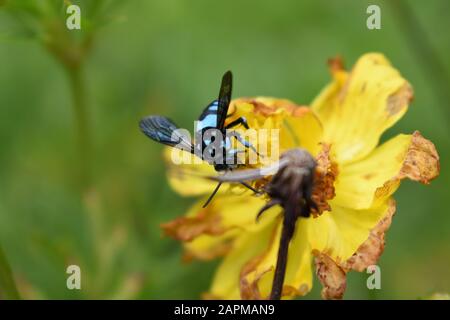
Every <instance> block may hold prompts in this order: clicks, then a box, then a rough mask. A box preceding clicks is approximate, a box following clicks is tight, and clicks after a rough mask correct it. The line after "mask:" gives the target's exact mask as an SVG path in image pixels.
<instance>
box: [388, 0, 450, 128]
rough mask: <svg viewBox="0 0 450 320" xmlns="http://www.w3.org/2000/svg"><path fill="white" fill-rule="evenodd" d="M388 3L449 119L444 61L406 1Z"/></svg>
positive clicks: (447, 81)
mask: <svg viewBox="0 0 450 320" xmlns="http://www.w3.org/2000/svg"><path fill="white" fill-rule="evenodd" d="M389 5H391V6H392V8H393V11H394V14H396V16H397V18H398V19H397V20H398V23H399V26H400V28H401V29H402V31H403V35H404V36H405V39H406V41H407V42H408V45H409V46H410V47H411V49H412V50H411V52H412V53H413V54H414V55H415V56H416V60H417V61H418V62H419V66H420V67H422V72H423V73H424V74H425V76H427V77H428V79H429V81H430V82H431V83H433V86H432V88H433V90H434V91H435V93H436V96H437V97H438V99H440V100H441V107H445V108H444V109H443V110H442V111H443V113H447V119H450V113H449V111H448V110H449V109H448V108H446V106H447V105H448V101H449V100H450V92H449V90H448V84H449V82H450V77H449V75H448V73H447V72H446V68H445V63H444V62H443V61H442V59H441V57H440V55H439V54H438V52H437V51H436V50H435V48H434V47H433V44H432V43H431V41H430V39H429V37H428V34H427V32H426V29H425V28H424V27H423V25H422V24H421V22H420V20H419V19H418V17H417V16H416V15H415V13H414V11H413V10H412V8H411V6H410V5H409V4H408V3H407V1H401V0H395V1H389Z"/></svg>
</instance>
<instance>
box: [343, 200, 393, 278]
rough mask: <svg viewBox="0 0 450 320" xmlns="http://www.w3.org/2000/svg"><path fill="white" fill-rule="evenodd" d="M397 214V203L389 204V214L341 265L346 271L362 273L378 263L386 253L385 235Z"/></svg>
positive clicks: (391, 202) (391, 201)
mask: <svg viewBox="0 0 450 320" xmlns="http://www.w3.org/2000/svg"><path fill="white" fill-rule="evenodd" d="M394 214H395V201H394V200H393V199H391V200H390V202H389V207H388V212H387V214H386V215H385V216H384V217H383V219H381V220H380V221H379V222H378V224H377V225H376V226H375V227H374V228H373V229H372V230H371V231H370V234H369V237H368V238H367V239H366V241H364V242H363V243H362V244H361V245H360V246H359V248H358V250H356V252H355V253H354V254H353V255H352V256H351V257H350V258H349V259H348V260H346V261H344V262H343V263H342V264H341V267H342V268H343V269H345V270H350V269H352V270H356V271H358V272H362V271H364V270H366V269H367V267H369V266H370V265H374V264H376V263H377V261H378V259H379V258H380V256H381V254H382V253H383V251H384V245H385V241H384V238H385V235H386V232H387V230H388V229H389V227H390V226H391V223H392V217H393V216H394Z"/></svg>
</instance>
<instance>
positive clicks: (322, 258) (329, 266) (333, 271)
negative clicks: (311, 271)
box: [314, 252, 347, 299]
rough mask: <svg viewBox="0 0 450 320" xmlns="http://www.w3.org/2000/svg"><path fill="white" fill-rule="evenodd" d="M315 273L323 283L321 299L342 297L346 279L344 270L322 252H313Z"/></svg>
mask: <svg viewBox="0 0 450 320" xmlns="http://www.w3.org/2000/svg"><path fill="white" fill-rule="evenodd" d="M314 255H315V264H316V273H317V277H318V278H319V280H320V282H321V283H322V285H323V288H322V298H323V299H342V297H343V296H344V292H345V289H346V287H347V281H346V276H345V271H344V270H343V269H342V268H341V267H339V266H338V265H337V264H336V263H335V262H334V261H333V259H331V258H330V257H329V256H328V255H326V254H324V253H318V252H316V253H315V254H314Z"/></svg>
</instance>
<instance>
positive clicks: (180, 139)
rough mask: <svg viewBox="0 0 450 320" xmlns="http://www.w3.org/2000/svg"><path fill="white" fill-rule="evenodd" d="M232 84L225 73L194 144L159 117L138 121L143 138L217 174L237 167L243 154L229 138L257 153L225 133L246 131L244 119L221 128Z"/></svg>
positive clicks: (234, 135) (235, 135) (200, 121)
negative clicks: (184, 154)
mask: <svg viewBox="0 0 450 320" xmlns="http://www.w3.org/2000/svg"><path fill="white" fill-rule="evenodd" d="M232 84H233V76H232V73H231V71H227V72H225V74H224V75H223V77H222V84H221V86H220V91H219V97H218V99H216V100H214V101H213V102H211V103H210V104H209V105H208V106H207V107H206V108H205V109H204V110H203V112H202V113H201V114H200V117H199V119H198V121H197V123H196V128H195V139H194V143H192V142H191V141H190V139H189V138H187V137H186V136H185V135H183V134H182V133H181V132H180V131H179V129H180V128H179V127H178V126H177V125H176V124H175V123H174V122H173V121H172V120H170V119H169V118H166V117H163V116H148V117H145V118H144V119H142V120H141V121H140V123H139V126H140V128H141V130H142V132H143V133H144V134H145V135H146V136H148V137H149V138H150V139H152V140H154V141H156V142H159V143H162V144H165V145H168V146H171V147H175V148H178V149H181V150H185V151H189V152H191V153H192V154H195V155H196V156H198V157H200V158H201V159H203V160H205V161H207V162H208V163H210V164H211V165H213V166H214V169H215V170H216V171H218V172H223V171H231V170H233V169H235V168H236V167H237V166H238V165H239V164H238V161H237V156H238V154H239V153H240V152H243V150H239V149H235V148H232V145H231V138H235V139H237V141H239V142H240V143H241V144H242V145H243V146H244V147H245V148H247V149H249V148H250V149H252V150H253V151H254V152H256V153H257V151H256V149H255V148H254V147H253V145H252V144H251V143H249V142H248V141H246V140H244V139H243V138H242V137H241V136H240V135H239V133H238V132H236V131H227V130H228V129H231V128H234V127H236V126H238V125H242V126H244V127H245V128H246V129H249V126H248V124H247V120H246V119H245V118H244V117H239V118H237V119H236V120H234V121H232V122H230V123H229V124H227V125H225V119H226V118H227V114H228V108H229V105H230V102H231V90H232ZM217 139H218V141H219V142H220V143H219V148H217V145H215V146H214V148H212V146H213V143H214V142H215V141H216V140H217ZM220 151H222V152H220ZM240 183H241V184H242V185H244V186H245V187H247V188H249V189H251V190H252V191H254V192H257V191H256V190H255V189H253V188H252V187H251V186H250V185H248V184H247V183H245V182H243V181H241V182H240ZM221 185H222V182H219V183H218V185H217V187H216V188H215V189H214V191H213V193H212V194H211V196H210V197H209V198H208V200H207V201H206V203H205V204H204V206H203V207H206V206H207V205H208V204H209V202H210V201H211V200H212V198H213V197H214V195H215V194H216V193H217V191H218V190H219V188H220V186H221Z"/></svg>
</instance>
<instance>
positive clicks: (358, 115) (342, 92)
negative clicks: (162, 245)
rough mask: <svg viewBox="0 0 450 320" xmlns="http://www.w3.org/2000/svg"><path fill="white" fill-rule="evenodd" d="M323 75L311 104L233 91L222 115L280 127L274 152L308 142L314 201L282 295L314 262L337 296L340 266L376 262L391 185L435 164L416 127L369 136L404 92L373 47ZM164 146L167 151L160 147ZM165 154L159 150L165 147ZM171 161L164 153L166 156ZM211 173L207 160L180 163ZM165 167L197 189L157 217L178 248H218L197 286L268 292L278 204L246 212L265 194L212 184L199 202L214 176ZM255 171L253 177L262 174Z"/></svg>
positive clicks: (179, 186) (299, 231) (423, 175)
mask: <svg viewBox="0 0 450 320" xmlns="http://www.w3.org/2000/svg"><path fill="white" fill-rule="evenodd" d="M330 69H331V73H332V78H333V79H332V82H331V83H330V84H329V85H328V86H326V87H325V88H324V89H323V90H322V92H321V93H320V94H319V96H318V97H317V98H316V99H315V100H314V101H313V102H312V104H311V106H310V108H307V107H303V106H298V105H296V104H295V103H293V102H290V101H288V100H281V99H273V98H262V97H258V98H253V99H249V98H247V99H237V100H234V101H232V104H231V107H230V114H233V116H232V117H230V119H229V121H232V120H233V119H235V118H237V117H239V116H245V117H246V118H247V120H248V122H249V126H250V127H251V128H254V129H256V130H258V129H261V128H266V129H274V128H275V129H280V140H279V142H280V149H281V150H280V152H281V153H282V152H283V151H285V150H288V149H290V148H295V147H299V146H301V147H303V148H305V149H307V150H308V151H309V152H310V153H311V154H312V155H313V156H314V157H315V158H316V160H317V163H318V166H317V170H316V171H317V172H316V180H315V189H314V195H313V198H314V200H315V202H316V203H317V204H318V206H319V210H318V211H317V212H316V211H315V212H312V216H311V217H310V218H300V219H299V220H298V221H297V225H296V231H295V234H294V237H293V239H292V241H291V243H290V246H289V254H288V265H287V269H286V277H285V281H284V287H283V297H293V296H302V295H305V294H306V293H308V292H309V291H310V290H311V287H312V277H313V263H314V264H315V270H316V273H317V276H318V278H319V280H320V281H321V282H322V285H323V289H322V296H323V297H324V298H341V297H342V296H343V294H344V291H345V287H346V273H347V272H349V271H350V270H356V271H359V272H361V271H363V270H365V269H366V268H367V266H369V265H372V264H375V263H376V262H377V260H378V258H379V257H380V255H381V254H382V252H383V249H384V237H385V233H386V231H387V229H388V228H389V226H390V224H391V219H392V216H393V215H394V212H395V201H394V200H393V199H392V194H393V193H394V192H395V191H396V189H397V188H398V187H399V185H400V181H401V180H403V179H404V178H409V179H411V180H414V181H419V182H421V183H425V184H427V183H429V182H430V180H432V179H433V178H435V177H436V176H437V175H438V174H439V157H438V154H437V152H436V149H435V147H434V145H433V143H431V142H430V141H428V140H427V139H425V138H423V137H422V135H421V134H420V133H419V132H417V131H416V132H414V133H413V134H410V135H407V134H401V135H398V136H396V137H394V138H392V139H390V140H388V141H387V142H385V143H383V144H382V145H380V146H378V143H379V140H380V136H381V135H382V133H383V132H384V131H385V130H386V129H388V128H389V127H391V126H392V125H394V124H395V123H396V122H397V121H398V120H399V119H400V118H401V117H402V116H403V115H404V114H405V112H406V111H407V108H408V104H409V102H410V101H411V99H412V96H413V92H412V88H411V86H410V84H409V83H408V82H407V81H406V80H405V79H404V78H402V76H401V75H400V73H399V72H398V71H397V70H396V69H394V68H393V67H392V66H391V65H390V63H389V62H388V61H387V60H386V58H385V57H384V56H383V55H381V54H376V53H370V54H366V55H364V56H362V57H361V58H360V59H359V60H358V61H357V63H356V64H355V66H354V67H353V69H352V70H351V71H350V72H348V71H345V70H344V69H343V67H342V63H341V62H340V60H339V59H334V60H331V61H330ZM167 152H169V151H167ZM167 155H168V153H167ZM169 163H170V162H169ZM186 166H188V167H187V170H188V171H190V172H192V171H193V170H196V171H198V172H203V173H205V174H207V175H215V172H214V170H213V168H212V167H211V166H209V165H207V164H198V165H186ZM180 169H182V168H180V167H179V166H177V168H172V169H170V170H169V182H170V184H171V185H172V187H173V188H174V189H175V190H176V191H178V192H179V193H180V194H182V195H186V196H194V195H203V196H204V198H202V199H201V200H200V201H199V202H198V203H197V204H196V205H194V206H193V207H192V208H191V209H190V210H189V212H188V213H187V215H186V216H185V217H181V218H178V219H176V220H174V221H171V222H169V223H166V224H164V225H163V226H162V227H163V229H164V230H165V232H166V233H167V234H169V235H171V236H173V237H174V238H176V239H179V240H181V241H183V242H184V246H185V249H186V254H185V258H186V259H192V258H199V259H211V258H215V257H218V256H223V260H222V263H221V265H220V266H219V268H218V270H217V272H216V274H215V276H214V279H213V282H212V285H211V288H210V290H209V292H208V293H207V294H206V295H205V296H206V297H210V298H218V299H239V298H242V299H264V298H267V297H268V296H269V293H270V290H271V285H272V279H273V275H274V269H275V264H276V259H277V252H278V245H279V237H280V232H281V224H280V221H281V220H282V209H281V208H280V207H273V208H271V209H269V210H268V211H267V212H266V213H265V214H264V215H262V216H261V219H260V221H259V222H256V221H255V216H256V213H257V212H258V210H259V209H260V208H261V207H262V206H263V205H264V204H265V203H266V201H267V198H264V197H256V196H254V195H253V194H252V193H251V192H249V191H247V190H244V189H243V188H241V187H239V186H229V187H228V189H227V188H224V189H223V190H221V191H220V192H219V194H218V195H217V196H216V198H215V199H214V200H213V201H212V203H211V204H210V205H209V206H208V207H207V208H205V209H202V208H201V206H202V204H203V203H204V201H205V199H206V198H207V196H208V195H209V193H210V192H211V191H212V190H213V188H214V186H215V183H214V182H211V181H207V180H205V179H202V178H197V177H193V176H192V175H189V174H183V170H180ZM265 182H267V181H264V179H262V180H261V181H258V182H256V184H264V183H265Z"/></svg>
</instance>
